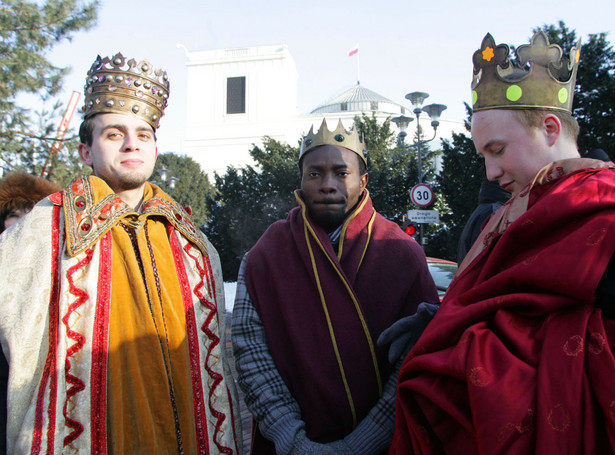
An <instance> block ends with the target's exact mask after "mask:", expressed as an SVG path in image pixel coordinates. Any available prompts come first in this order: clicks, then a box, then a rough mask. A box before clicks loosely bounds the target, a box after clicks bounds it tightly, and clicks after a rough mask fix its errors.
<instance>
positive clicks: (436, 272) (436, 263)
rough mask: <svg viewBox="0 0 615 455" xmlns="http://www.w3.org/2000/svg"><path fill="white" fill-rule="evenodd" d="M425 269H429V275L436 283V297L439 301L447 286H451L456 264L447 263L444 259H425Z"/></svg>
mask: <svg viewBox="0 0 615 455" xmlns="http://www.w3.org/2000/svg"><path fill="white" fill-rule="evenodd" d="M427 267H429V273H431V277H432V278H433V280H434V282H435V283H436V288H438V295H439V296H440V300H442V297H444V294H445V293H446V290H447V289H448V285H449V284H451V281H452V280H453V277H454V276H455V273H456V272H457V263H456V262H453V261H447V260H446V259H436V258H430V257H428V258H427Z"/></svg>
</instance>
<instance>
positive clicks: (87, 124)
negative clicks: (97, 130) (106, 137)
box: [79, 115, 96, 147]
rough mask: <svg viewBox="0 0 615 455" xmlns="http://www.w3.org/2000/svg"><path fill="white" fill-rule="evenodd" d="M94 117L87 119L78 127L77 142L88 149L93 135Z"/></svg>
mask: <svg viewBox="0 0 615 455" xmlns="http://www.w3.org/2000/svg"><path fill="white" fill-rule="evenodd" d="M94 117H96V116H95V115H93V116H92V117H88V118H86V119H85V120H84V121H83V122H81V125H80V126H79V140H80V141H81V143H82V144H85V145H87V146H88V147H91V146H92V135H93V134H94V120H93V119H94Z"/></svg>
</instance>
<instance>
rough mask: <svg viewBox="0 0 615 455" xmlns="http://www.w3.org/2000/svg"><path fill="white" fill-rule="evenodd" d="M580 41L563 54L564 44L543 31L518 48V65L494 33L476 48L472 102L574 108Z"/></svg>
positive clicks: (479, 108)
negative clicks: (562, 46)
mask: <svg viewBox="0 0 615 455" xmlns="http://www.w3.org/2000/svg"><path fill="white" fill-rule="evenodd" d="M580 53H581V42H580V41H579V42H578V43H577V45H576V46H574V47H573V48H572V49H571V50H570V56H569V57H568V58H567V57H565V56H563V51H562V48H561V47H559V46H558V45H557V44H550V43H549V38H548V37H547V35H546V34H545V33H544V32H543V31H542V30H540V31H538V32H536V33H535V34H534V36H533V37H532V39H531V41H530V44H524V45H522V46H519V47H518V48H517V58H518V63H519V64H518V65H514V64H513V62H511V61H510V58H509V48H508V46H507V45H506V44H498V45H496V44H495V41H494V39H493V37H492V36H491V34H489V33H488V34H487V35H486V36H485V38H483V43H482V44H481V47H480V49H479V50H477V51H476V52H474V55H473V57H472V61H473V63H474V77H473V80H472V105H473V109H474V111H482V110H486V109H550V110H556V111H565V112H568V113H571V112H572V98H573V95H574V87H575V82H576V78H577V69H578V65H579V57H580Z"/></svg>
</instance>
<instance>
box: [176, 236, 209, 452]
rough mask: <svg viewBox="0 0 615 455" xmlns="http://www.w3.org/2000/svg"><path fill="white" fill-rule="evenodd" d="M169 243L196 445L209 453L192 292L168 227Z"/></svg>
mask: <svg viewBox="0 0 615 455" xmlns="http://www.w3.org/2000/svg"><path fill="white" fill-rule="evenodd" d="M168 232H169V243H170V244H171V251H172V252H173V259H174V262H175V269H176V270H177V275H178V278H179V285H180V287H181V292H182V300H183V302H184V314H185V318H186V336H187V337H188V346H189V352H190V375H191V380H192V397H193V401H194V418H195V427H196V437H197V444H198V447H199V453H209V441H208V436H207V414H206V413H205V401H204V398H203V386H202V382H201V368H200V364H201V360H200V356H199V340H198V334H197V330H196V317H195V315H194V307H193V304H192V292H191V290H190V283H189V282H188V276H187V274H186V267H185V264H184V261H183V259H182V256H181V249H180V246H179V244H178V241H177V238H176V237H175V228H174V227H173V226H171V225H169V226H168Z"/></svg>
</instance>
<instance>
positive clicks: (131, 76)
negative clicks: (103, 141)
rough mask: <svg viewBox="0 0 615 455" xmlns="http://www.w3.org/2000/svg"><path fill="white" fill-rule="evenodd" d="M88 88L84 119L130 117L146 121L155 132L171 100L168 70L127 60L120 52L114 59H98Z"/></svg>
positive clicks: (91, 70) (89, 74) (87, 83)
mask: <svg viewBox="0 0 615 455" xmlns="http://www.w3.org/2000/svg"><path fill="white" fill-rule="evenodd" d="M84 88H85V105H84V106H83V108H82V109H83V112H84V118H86V119H87V118H89V117H91V116H93V115H96V114H100V113H115V114H130V115H135V116H137V117H140V118H142V119H143V120H145V121H146V122H147V123H149V124H150V125H151V127H152V128H154V130H156V129H157V128H158V126H159V125H160V118H161V117H162V116H163V115H164V109H165V108H166V107H167V104H168V99H169V79H168V78H167V73H166V71H163V70H162V69H154V68H153V67H152V65H151V64H150V63H149V62H148V61H147V60H142V61H140V62H138V63H137V61H136V60H135V59H130V60H128V61H126V57H124V56H123V55H122V54H121V53H119V52H118V53H117V54H115V55H114V56H113V57H112V58H109V57H105V58H102V57H101V56H100V55H99V56H98V57H97V58H96V60H95V61H94V63H93V64H92V67H91V68H90V70H89V71H88V74H87V78H86V84H85V87H84Z"/></svg>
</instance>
